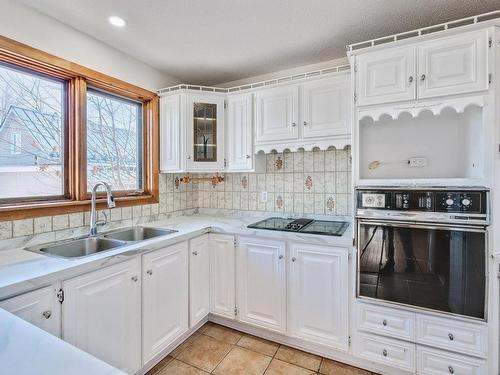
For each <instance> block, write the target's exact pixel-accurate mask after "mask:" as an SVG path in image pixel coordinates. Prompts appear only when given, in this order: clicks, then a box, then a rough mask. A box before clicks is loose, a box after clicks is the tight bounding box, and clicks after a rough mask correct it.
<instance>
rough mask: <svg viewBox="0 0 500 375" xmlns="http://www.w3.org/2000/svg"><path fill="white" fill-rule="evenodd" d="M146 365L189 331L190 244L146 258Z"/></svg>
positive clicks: (144, 280)
mask: <svg viewBox="0 0 500 375" xmlns="http://www.w3.org/2000/svg"><path fill="white" fill-rule="evenodd" d="M142 259H143V261H142V268H143V273H142V274H143V285H142V294H143V298H142V299H143V302H142V322H143V323H142V340H143V341H142V350H143V363H146V362H147V361H149V360H151V359H153V358H154V357H155V356H156V355H157V354H159V353H160V352H161V351H162V350H164V349H166V348H167V347H168V346H169V345H170V344H172V343H173V342H174V341H175V340H176V339H177V338H179V337H180V336H181V335H182V334H183V333H184V332H186V331H187V330H188V314H189V313H188V304H189V299H188V298H189V297H188V282H189V276H188V272H189V271H188V244H187V242H181V243H178V244H176V245H172V246H168V247H166V248H164V249H161V250H157V251H153V252H151V253H148V254H146V255H144V256H143V258H142Z"/></svg>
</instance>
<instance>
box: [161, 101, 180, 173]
mask: <svg viewBox="0 0 500 375" xmlns="http://www.w3.org/2000/svg"><path fill="white" fill-rule="evenodd" d="M181 99H182V96H181V95H173V96H164V97H162V98H160V170H161V172H180V171H182V168H183V164H184V163H183V161H184V160H183V159H184V158H183V156H182V155H183V151H184V150H183V147H182V146H183V145H182V140H183V134H182V124H181Z"/></svg>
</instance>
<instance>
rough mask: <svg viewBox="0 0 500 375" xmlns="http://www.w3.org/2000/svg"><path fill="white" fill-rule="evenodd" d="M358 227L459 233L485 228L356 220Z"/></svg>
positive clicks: (484, 231) (475, 231) (478, 231)
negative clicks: (371, 226) (376, 226)
mask: <svg viewBox="0 0 500 375" xmlns="http://www.w3.org/2000/svg"><path fill="white" fill-rule="evenodd" d="M358 224H359V226H361V225H363V224H365V225H378V226H383V227H400V228H415V229H436V230H439V229H441V230H449V231H452V230H455V231H460V232H474V233H486V228H485V227H481V226H472V225H453V224H434V223H433V224H419V223H415V222H411V221H377V220H364V219H358Z"/></svg>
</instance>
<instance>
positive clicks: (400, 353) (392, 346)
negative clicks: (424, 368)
mask: <svg viewBox="0 0 500 375" xmlns="http://www.w3.org/2000/svg"><path fill="white" fill-rule="evenodd" d="M415 347H416V346H415V344H412V343H409V342H406V341H400V340H394V339H389V338H387V337H380V336H375V335H370V334H367V333H359V332H358V333H357V335H356V338H355V344H354V354H355V355H356V356H358V357H360V358H363V359H367V360H369V361H374V362H378V363H382V364H384V365H387V366H390V367H394V368H398V369H401V370H405V371H410V372H414V371H415V351H416V350H415Z"/></svg>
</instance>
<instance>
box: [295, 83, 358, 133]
mask: <svg viewBox="0 0 500 375" xmlns="http://www.w3.org/2000/svg"><path fill="white" fill-rule="evenodd" d="M349 87H350V85H349V76H348V75H340V76H336V77H332V78H328V79H322V80H318V81H312V82H308V83H305V84H303V85H302V87H301V89H302V92H301V96H302V106H301V108H302V124H301V125H302V132H303V137H304V138H315V137H329V136H337V135H344V134H350V123H349V118H350V117H349V113H350V101H349V98H350V91H349Z"/></svg>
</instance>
